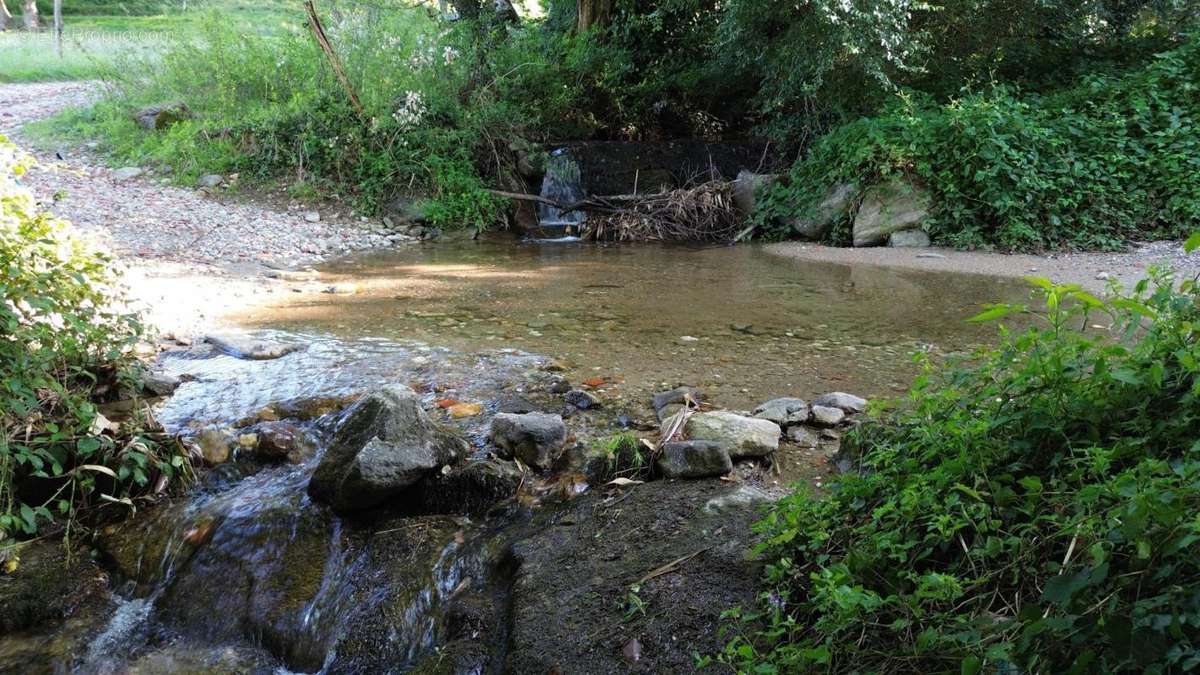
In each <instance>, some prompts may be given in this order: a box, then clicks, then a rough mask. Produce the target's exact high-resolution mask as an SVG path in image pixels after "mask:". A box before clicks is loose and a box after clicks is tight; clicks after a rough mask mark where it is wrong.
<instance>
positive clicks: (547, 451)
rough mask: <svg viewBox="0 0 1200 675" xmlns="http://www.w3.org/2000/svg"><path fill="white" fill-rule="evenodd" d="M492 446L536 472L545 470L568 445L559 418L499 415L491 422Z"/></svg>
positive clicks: (565, 430) (544, 415) (550, 416)
mask: <svg viewBox="0 0 1200 675" xmlns="http://www.w3.org/2000/svg"><path fill="white" fill-rule="evenodd" d="M491 439H492V442H493V443H495V444H496V445H498V446H500V447H501V448H503V449H504V450H506V451H508V452H509V453H510V454H511V455H512V456H513V457H516V458H517V459H519V460H521V461H522V462H524V463H525V464H527V465H529V466H532V467H534V468H535V469H547V468H549V467H550V465H551V464H552V463H554V460H555V459H557V458H558V455H559V454H560V453H561V452H562V449H563V445H564V444H565V443H566V442H567V425H566V424H564V423H563V419H562V416H561V415H548V414H546V413H537V412H532V413H525V414H523V415H514V414H511V413H499V414H497V415H496V416H495V417H493V418H492V428H491Z"/></svg>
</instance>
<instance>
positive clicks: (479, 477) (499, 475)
mask: <svg viewBox="0 0 1200 675" xmlns="http://www.w3.org/2000/svg"><path fill="white" fill-rule="evenodd" d="M525 480H526V478H525V472H524V471H522V470H521V468H520V467H518V466H517V464H516V462H509V461H505V460H502V459H483V460H478V461H469V462H466V463H465V464H463V465H461V466H458V467H455V468H454V469H453V470H451V471H448V472H445V473H443V472H438V473H434V474H430V475H429V476H427V477H426V478H425V479H424V480H422V481H421V482H420V483H419V484H417V486H416V487H414V488H413V489H412V490H411V491H409V492H406V493H405V494H404V499H405V503H404V505H403V509H404V510H405V511H406V512H409V513H421V514H430V513H441V514H447V513H466V514H482V513H486V512H487V510H488V509H490V508H491V507H492V506H493V505H495V504H496V503H497V502H502V501H504V500H506V499H508V498H510V497H512V496H513V495H515V494H517V490H518V489H519V488H520V487H521V484H522V483H524V482H525Z"/></svg>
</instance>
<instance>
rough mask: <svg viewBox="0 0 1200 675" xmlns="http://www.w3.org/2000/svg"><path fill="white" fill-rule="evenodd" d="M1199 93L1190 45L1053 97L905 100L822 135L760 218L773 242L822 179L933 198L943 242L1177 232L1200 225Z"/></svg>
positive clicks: (1056, 240) (816, 193) (1045, 242)
mask: <svg viewBox="0 0 1200 675" xmlns="http://www.w3.org/2000/svg"><path fill="white" fill-rule="evenodd" d="M1198 91H1200V38H1193V39H1192V40H1190V41H1189V42H1188V43H1187V44H1186V45H1184V46H1182V47H1180V48H1178V49H1175V50H1173V51H1169V52H1165V53H1162V54H1159V55H1158V56H1156V57H1155V58H1154V59H1153V61H1152V62H1151V63H1150V64H1149V65H1147V66H1145V67H1144V68H1141V69H1138V70H1136V71H1134V72H1130V73H1128V74H1125V75H1123V76H1120V77H1099V76H1097V77H1091V78H1087V79H1086V80H1084V81H1083V82H1082V83H1080V84H1078V85H1077V86H1075V87H1073V88H1071V89H1069V90H1066V91H1063V92H1060V93H1057V94H1054V95H1051V96H1038V95H1032V94H1028V95H1021V94H1020V93H1018V92H1015V91H1012V90H1009V89H1004V88H1000V89H997V90H995V91H992V92H989V93H987V94H977V95H972V96H967V97H965V98H963V99H961V100H959V101H955V102H953V103H950V104H946V105H928V104H919V103H916V102H913V101H911V100H908V101H905V102H904V103H903V105H901V106H899V107H897V108H895V109H893V110H891V111H890V112H888V113H887V114H884V115H881V116H878V117H874V118H863V119H860V120H858V121H855V122H851V123H849V124H846V125H844V126H842V127H840V128H838V129H836V130H834V131H833V132H832V133H830V134H828V135H827V136H825V137H823V138H822V139H821V140H820V141H819V142H818V143H817V144H816V145H815V147H814V148H813V150H812V152H811V153H810V154H809V155H808V156H807V157H805V158H804V159H802V160H801V161H799V162H797V163H796V164H795V166H793V168H792V170H791V172H790V174H789V181H788V182H787V183H786V184H780V185H779V186H777V187H776V188H774V189H773V190H772V191H771V192H770V193H769V195H768V198H767V199H766V201H765V205H764V207H763V209H762V210H761V212H760V213H759V214H758V215H757V217H758V218H759V219H760V222H763V223H768V224H770V223H775V226H774V229H771V228H770V227H769V228H768V231H769V234H773V235H775V236H781V235H784V234H786V231H785V230H784V229H782V228H780V227H779V224H781V223H783V222H784V221H785V220H786V219H787V218H788V217H790V216H792V215H795V214H796V213H800V212H803V211H805V210H806V209H807V208H810V207H811V205H812V204H815V203H816V202H817V201H818V200H819V199H820V198H821V196H823V195H824V192H825V190H826V189H827V188H828V187H829V186H830V185H832V184H835V183H838V182H846V181H853V182H857V183H858V184H860V185H869V184H871V183H872V182H874V181H876V180H878V179H880V178H882V177H886V176H889V175H897V174H904V175H908V176H910V177H912V178H914V179H916V180H917V181H918V182H921V183H923V184H924V185H925V186H926V187H928V188H929V190H930V191H931V192H932V194H933V197H934V212H933V214H932V217H931V219H930V220H929V222H928V223H927V229H928V232H929V234H930V236H931V237H932V238H933V239H934V241H935V242H938V243H942V244H947V245H951V246H957V247H964V248H971V247H980V246H992V247H998V248H1001V249H1009V250H1040V249H1047V248H1086V249H1094V248H1105V249H1112V248H1117V247H1119V246H1121V245H1123V244H1124V243H1125V242H1127V241H1129V240H1146V239H1154V238H1166V237H1179V236H1183V235H1184V234H1186V233H1187V232H1188V231H1190V230H1191V229H1192V228H1194V227H1195V225H1196V223H1197V222H1200V117H1198V116H1197V107H1196V97H1197V92H1198ZM847 235H848V230H847V228H845V227H842V228H838V229H835V234H834V239H835V241H837V242H838V243H844V241H845V239H847V238H848V237H847Z"/></svg>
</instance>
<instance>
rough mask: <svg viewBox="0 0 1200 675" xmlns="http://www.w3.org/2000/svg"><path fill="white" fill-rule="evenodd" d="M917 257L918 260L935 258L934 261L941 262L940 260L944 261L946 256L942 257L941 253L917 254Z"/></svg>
mask: <svg viewBox="0 0 1200 675" xmlns="http://www.w3.org/2000/svg"><path fill="white" fill-rule="evenodd" d="M917 257H918V258H935V259H938V260H941V259H944V258H945V257H946V256H944V255H942V254H941V253H918V254H917Z"/></svg>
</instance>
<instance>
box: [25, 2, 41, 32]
mask: <svg viewBox="0 0 1200 675" xmlns="http://www.w3.org/2000/svg"><path fill="white" fill-rule="evenodd" d="M22 8H23V9H22V11H24V13H25V30H38V29H40V28H41V27H42V22H41V21H39V20H38V11H37V0H25V2H24V4H22Z"/></svg>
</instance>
